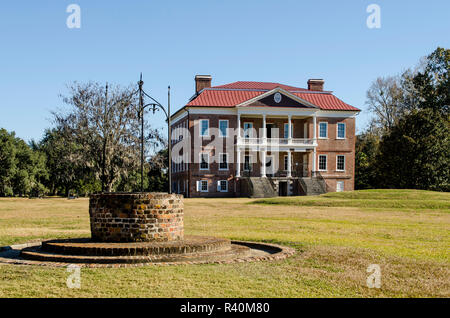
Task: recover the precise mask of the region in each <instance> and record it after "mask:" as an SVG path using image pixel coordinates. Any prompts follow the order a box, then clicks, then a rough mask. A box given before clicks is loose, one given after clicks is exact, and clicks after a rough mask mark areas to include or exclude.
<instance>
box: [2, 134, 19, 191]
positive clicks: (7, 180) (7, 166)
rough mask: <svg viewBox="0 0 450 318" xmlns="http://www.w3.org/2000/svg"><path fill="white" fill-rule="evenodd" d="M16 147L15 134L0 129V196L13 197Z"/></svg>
mask: <svg viewBox="0 0 450 318" xmlns="http://www.w3.org/2000/svg"><path fill="white" fill-rule="evenodd" d="M15 157H16V147H15V138H14V133H11V134H10V133H8V132H7V131H6V130H5V129H3V128H2V129H0V195H1V196H12V195H13V194H14V191H13V185H12V182H13V178H14V174H15V170H16V160H15Z"/></svg>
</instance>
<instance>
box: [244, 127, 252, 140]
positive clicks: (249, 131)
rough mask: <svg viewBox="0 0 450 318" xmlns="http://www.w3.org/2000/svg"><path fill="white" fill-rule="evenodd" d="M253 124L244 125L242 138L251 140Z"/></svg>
mask: <svg viewBox="0 0 450 318" xmlns="http://www.w3.org/2000/svg"><path fill="white" fill-rule="evenodd" d="M252 130H253V123H244V138H252Z"/></svg>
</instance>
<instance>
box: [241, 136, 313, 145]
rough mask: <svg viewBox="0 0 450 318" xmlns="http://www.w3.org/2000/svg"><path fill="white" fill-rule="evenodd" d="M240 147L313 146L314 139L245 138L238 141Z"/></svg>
mask: <svg viewBox="0 0 450 318" xmlns="http://www.w3.org/2000/svg"><path fill="white" fill-rule="evenodd" d="M237 144H238V145H268V146H274V145H279V146H283V145H292V146H313V145H314V144H315V142H314V139H313V138H290V139H289V138H244V137H240V138H238V139H237Z"/></svg>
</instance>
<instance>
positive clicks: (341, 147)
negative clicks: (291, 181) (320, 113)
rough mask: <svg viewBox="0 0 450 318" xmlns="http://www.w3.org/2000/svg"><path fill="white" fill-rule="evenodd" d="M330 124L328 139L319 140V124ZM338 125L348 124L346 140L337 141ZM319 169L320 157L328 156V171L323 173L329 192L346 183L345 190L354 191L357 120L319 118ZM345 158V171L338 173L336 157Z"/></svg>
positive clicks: (317, 159) (317, 160)
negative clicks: (341, 156)
mask: <svg viewBox="0 0 450 318" xmlns="http://www.w3.org/2000/svg"><path fill="white" fill-rule="evenodd" d="M324 121H326V122H327V123H328V138H327V139H319V122H324ZM337 123H345V124H346V127H345V128H346V133H345V139H337ZM317 138H318V139H317V143H318V147H317V158H316V163H317V169H319V155H320V154H324V155H327V156H328V158H327V171H321V174H322V176H323V177H324V178H325V181H326V183H327V186H328V188H329V191H336V182H337V181H344V190H345V191H352V190H354V183H355V179H354V175H355V118H330V117H318V118H317ZM337 155H344V156H345V171H344V172H341V171H336V156H337Z"/></svg>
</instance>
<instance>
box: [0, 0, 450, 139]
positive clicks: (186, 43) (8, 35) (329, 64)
mask: <svg viewBox="0 0 450 318" xmlns="http://www.w3.org/2000/svg"><path fill="white" fill-rule="evenodd" d="M71 3H76V4H78V5H79V6H80V7H81V28H80V29H69V28H67V26H66V19H67V17H68V15H69V14H68V13H66V7H67V6H68V5H69V4H71ZM371 3H375V4H378V5H379V6H380V7H381V28H380V29H369V28H367V26H366V19H367V16H368V15H369V14H368V13H366V8H367V6H368V5H369V4H371ZM449 12H450V1H448V0H433V1H412V0H410V1H405V0H396V1H392V0H389V1H387V0H383V1H381V0H371V1H360V0H354V1H350V0H349V1H333V0H329V1H325V0H321V1H300V0H297V1H293V0H291V1H285V0H278V1H275V0H272V1H266V0H239V1H234V0H226V1H225V0H221V1H218V0H201V1H195V0H192V1H143V0H142V1H138V0H129V1H120V2H119V1H101V0H96V1H93V0H71V1H63V0H58V1H55V0H40V1H31V0H30V1H20V0H19V1H8V2H6V1H2V4H1V5H0V41H1V42H0V43H1V50H0V74H1V75H0V127H2V128H6V129H7V130H13V131H16V133H17V135H18V136H19V137H21V138H24V139H25V140H27V141H28V140H30V139H32V138H34V139H37V140H38V139H40V138H41V137H42V134H43V131H44V129H45V128H47V127H50V126H51V125H52V123H51V121H50V119H51V114H50V111H51V110H54V109H56V108H58V107H61V106H63V104H62V103H61V99H60V98H59V94H61V93H63V94H64V93H65V92H66V84H67V83H69V82H71V81H74V80H76V81H81V82H84V81H91V80H92V81H99V82H105V81H108V82H111V83H116V84H123V85H128V84H130V83H134V82H136V81H137V80H138V77H139V73H140V72H141V71H142V72H143V73H144V81H145V89H146V90H147V91H148V92H150V93H151V94H152V95H153V96H155V97H156V98H157V99H159V100H160V101H161V102H164V103H165V102H166V94H167V86H168V85H171V87H172V97H173V98H172V105H173V108H174V110H176V109H179V108H180V107H182V106H183V105H185V103H186V102H187V100H188V98H189V97H191V96H192V94H193V92H194V76H195V74H211V75H212V76H213V85H219V84H225V83H229V82H234V81H238V80H254V81H271V82H281V83H284V84H290V85H294V86H300V87H305V86H306V82H307V80H308V79H309V78H323V79H325V89H327V90H332V91H334V92H335V94H336V96H338V97H339V98H341V99H343V100H344V101H346V102H347V103H349V104H351V105H354V106H356V107H359V108H361V109H362V110H363V112H362V113H361V114H360V115H359V116H358V119H357V128H358V130H361V129H363V128H364V127H365V125H366V124H367V119H368V116H369V115H368V113H367V112H366V111H365V110H366V106H365V100H366V98H365V96H366V91H367V88H368V87H369V85H370V83H371V82H372V81H373V80H374V79H375V78H377V77H378V76H386V75H394V74H397V73H399V72H401V71H402V70H404V69H406V68H408V67H411V66H414V65H415V64H417V62H418V61H419V59H420V58H421V57H422V56H425V55H427V54H429V53H431V52H432V51H433V50H434V49H435V48H436V47H437V46H441V47H447V48H448V47H450V45H449V44H450V36H449V35H450V22H449V21H450V19H449V18H448V13H449ZM149 116H150V115H149ZM151 121H152V122H153V125H154V126H155V127H163V122H162V118H161V115H156V116H153V117H151Z"/></svg>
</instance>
